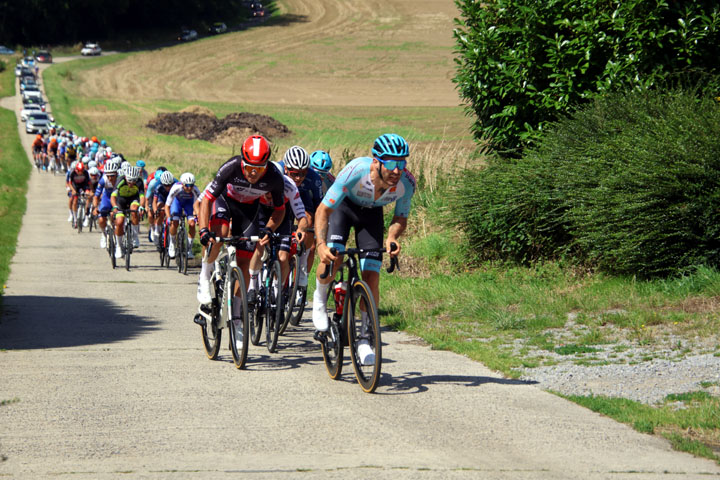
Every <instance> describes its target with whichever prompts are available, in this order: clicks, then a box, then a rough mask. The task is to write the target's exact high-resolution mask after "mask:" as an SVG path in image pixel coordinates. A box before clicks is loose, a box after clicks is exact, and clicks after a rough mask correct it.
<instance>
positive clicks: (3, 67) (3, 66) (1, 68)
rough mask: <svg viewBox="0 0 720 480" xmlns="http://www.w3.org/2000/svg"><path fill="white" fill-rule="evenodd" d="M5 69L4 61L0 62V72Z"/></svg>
mask: <svg viewBox="0 0 720 480" xmlns="http://www.w3.org/2000/svg"><path fill="white" fill-rule="evenodd" d="M6 68H7V64H6V63H5V61H4V60H0V72H4V71H5V69H6Z"/></svg>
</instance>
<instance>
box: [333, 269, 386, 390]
mask: <svg viewBox="0 0 720 480" xmlns="http://www.w3.org/2000/svg"><path fill="white" fill-rule="evenodd" d="M361 303H364V304H365V307H366V310H367V313H368V331H367V332H365V333H364V334H363V332H362V319H361V311H360V305H361ZM343 313H344V315H345V316H346V322H347V334H348V336H347V339H348V346H349V347H350V358H351V360H352V364H353V369H354V370H355V378H357V381H358V383H359V384H360V387H361V388H362V389H363V391H364V392H366V393H372V392H374V391H375V389H376V388H377V386H378V384H379V383H380V371H381V367H382V340H381V338H380V322H379V320H378V315H377V308H376V306H375V299H374V298H373V295H372V292H371V291H370V287H368V284H367V283H365V282H364V281H362V280H357V281H356V282H355V283H354V284H353V287H352V295H350V292H348V295H347V296H346V297H345V307H344V310H343ZM362 336H364V337H368V338H367V340H368V341H369V342H370V345H371V346H372V347H373V350H374V351H375V361H374V362H373V363H372V364H371V365H362V364H361V363H360V358H359V356H358V352H357V340H358V339H359V338H360V337H362Z"/></svg>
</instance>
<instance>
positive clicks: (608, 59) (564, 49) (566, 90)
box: [454, 0, 720, 153]
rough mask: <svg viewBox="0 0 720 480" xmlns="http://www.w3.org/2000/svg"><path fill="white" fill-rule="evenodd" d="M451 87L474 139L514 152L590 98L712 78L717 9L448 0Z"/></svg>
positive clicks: (588, 0)
mask: <svg viewBox="0 0 720 480" xmlns="http://www.w3.org/2000/svg"><path fill="white" fill-rule="evenodd" d="M456 4H457V6H458V8H459V9H460V12H461V16H462V18H461V19H460V20H458V21H457V23H458V28H457V29H456V31H455V38H456V44H457V46H456V52H457V58H456V63H457V65H458V69H457V74H456V76H455V78H454V81H455V82H456V83H457V85H458V89H459V91H460V95H461V97H462V98H463V99H464V100H465V101H466V102H467V111H468V114H470V115H474V116H476V117H477V120H476V122H475V124H474V125H473V133H474V135H475V137H476V138H477V139H478V140H479V141H485V140H489V141H490V142H491V143H492V144H493V145H494V147H495V148H497V149H499V150H500V151H505V152H515V153H517V151H518V150H519V149H520V148H521V147H522V146H523V145H526V144H527V143H531V142H532V141H533V140H534V139H536V138H537V136H538V135H539V133H540V132H542V130H543V129H544V128H545V126H546V125H547V123H548V122H550V121H553V120H555V119H556V118H558V116H559V115H562V114H567V113H569V112H570V109H571V108H573V107H574V106H576V105H577V104H580V103H585V102H588V101H589V100H590V99H592V98H594V97H595V96H596V95H598V94H600V95H604V94H606V93H608V92H611V91H620V90H625V89H628V88H640V89H647V88H652V87H654V86H655V85H657V83H658V82H660V81H662V80H664V79H666V78H667V76H668V75H673V74H676V73H678V72H705V73H714V72H716V71H717V55H716V54H715V48H716V45H717V44H718V43H720V7H719V6H718V5H717V2H714V1H708V0H706V1H691V0H677V1H669V0H655V1H648V0H625V1H620V0H583V1H579V2H577V1H576V2H569V1H565V0H548V1H543V2H537V1H535V0H490V1H486V2H478V1H475V0H456Z"/></svg>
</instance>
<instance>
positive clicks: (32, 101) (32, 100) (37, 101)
mask: <svg viewBox="0 0 720 480" xmlns="http://www.w3.org/2000/svg"><path fill="white" fill-rule="evenodd" d="M22 103H23V108H25V107H27V106H28V105H38V106H39V107H40V108H41V109H42V111H43V112H44V111H45V110H46V109H45V100H43V98H42V96H40V97H37V96H34V97H25V96H23V97H22Z"/></svg>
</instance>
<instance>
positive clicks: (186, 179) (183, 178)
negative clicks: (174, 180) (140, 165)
mask: <svg viewBox="0 0 720 480" xmlns="http://www.w3.org/2000/svg"><path fill="white" fill-rule="evenodd" d="M161 180H162V179H161ZM180 183H182V184H183V185H195V176H194V175H193V174H192V173H190V172H185V173H183V174H182V175H180Z"/></svg>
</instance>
